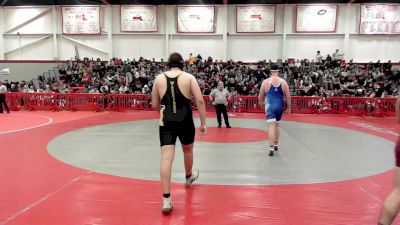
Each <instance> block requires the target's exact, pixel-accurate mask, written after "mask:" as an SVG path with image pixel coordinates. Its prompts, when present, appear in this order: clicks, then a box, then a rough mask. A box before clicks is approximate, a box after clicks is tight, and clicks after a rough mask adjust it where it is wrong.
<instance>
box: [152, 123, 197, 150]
mask: <svg viewBox="0 0 400 225" xmlns="http://www.w3.org/2000/svg"><path fill="white" fill-rule="evenodd" d="M159 131H160V144H161V147H162V146H164V145H175V143H176V138H177V137H179V140H180V141H181V144H183V145H190V144H193V142H194V136H195V128H194V123H193V120H186V121H183V122H164V126H160V129H159Z"/></svg>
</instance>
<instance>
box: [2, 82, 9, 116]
mask: <svg viewBox="0 0 400 225" xmlns="http://www.w3.org/2000/svg"><path fill="white" fill-rule="evenodd" d="M6 92H7V87H6V85H4V84H2V83H1V81H0V113H3V105H4V108H6V111H7V113H10V109H9V108H8V105H7V102H6V94H5V93H6Z"/></svg>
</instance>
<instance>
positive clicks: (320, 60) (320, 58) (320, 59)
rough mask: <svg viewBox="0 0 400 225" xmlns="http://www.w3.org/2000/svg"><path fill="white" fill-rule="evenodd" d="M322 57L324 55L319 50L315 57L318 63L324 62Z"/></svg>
mask: <svg viewBox="0 0 400 225" xmlns="http://www.w3.org/2000/svg"><path fill="white" fill-rule="evenodd" d="M322 59H323V57H322V55H321V51H319V50H318V51H317V56H316V57H315V62H316V63H322Z"/></svg>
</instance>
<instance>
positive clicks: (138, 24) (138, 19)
mask: <svg viewBox="0 0 400 225" xmlns="http://www.w3.org/2000/svg"><path fill="white" fill-rule="evenodd" d="M121 31H126V32H156V31H157V6H126V5H125V6H121Z"/></svg>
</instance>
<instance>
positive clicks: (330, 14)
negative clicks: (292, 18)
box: [296, 5, 338, 33]
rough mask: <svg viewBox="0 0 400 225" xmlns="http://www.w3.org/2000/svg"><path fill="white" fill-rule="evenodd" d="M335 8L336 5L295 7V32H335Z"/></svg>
mask: <svg viewBox="0 0 400 225" xmlns="http://www.w3.org/2000/svg"><path fill="white" fill-rule="evenodd" d="M337 8H338V6H337V5H297V15H296V32H298V33H333V32H335V31H336V15H337Z"/></svg>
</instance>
